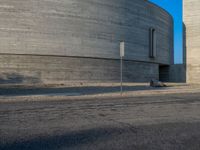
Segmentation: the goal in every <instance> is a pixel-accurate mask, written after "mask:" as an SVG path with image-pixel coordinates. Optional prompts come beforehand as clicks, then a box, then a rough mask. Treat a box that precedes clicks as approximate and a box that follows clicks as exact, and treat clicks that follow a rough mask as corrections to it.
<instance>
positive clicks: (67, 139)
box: [0, 91, 200, 150]
mask: <svg viewBox="0 0 200 150" xmlns="http://www.w3.org/2000/svg"><path fill="white" fill-rule="evenodd" d="M27 98H28V97H27ZM54 98H55V97H54ZM0 122H1V123H0V149H1V150H45V149H48V150H199V149H200V92H199V93H198V92H197V91H196V92H195V93H189V92H188V93H185V94H174V93H173V94H170V93H168V94H164V95H163V94H157V95H146V96H142V95H141V96H135V97H124V98H122V97H115V98H101V97H98V98H93V99H92V98H91V99H87V98H86V99H76V100H73V99H71V100H70V99H63V100H56V99H55V100H52V101H38V102H37V101H31V102H13V101H12V102H6V103H4V102H1V103H0Z"/></svg>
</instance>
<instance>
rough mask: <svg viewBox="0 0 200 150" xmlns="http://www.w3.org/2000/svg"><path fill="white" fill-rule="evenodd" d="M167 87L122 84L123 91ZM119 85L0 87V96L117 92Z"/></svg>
mask: <svg viewBox="0 0 200 150" xmlns="http://www.w3.org/2000/svg"><path fill="white" fill-rule="evenodd" d="M166 88H168V87H158V88H153V87H150V86H145V85H135V86H123V91H124V92H130V91H145V90H165V89H166ZM119 92H120V86H110V87H108V86H83V87H55V88H54V87H44V88H43V87H42V88H33V87H31V88H30V87H29V88H26V87H22V88H19V87H13V88H4V87H0V96H29V95H47V96H81V95H96V94H106V93H119Z"/></svg>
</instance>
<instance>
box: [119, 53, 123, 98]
mask: <svg viewBox="0 0 200 150" xmlns="http://www.w3.org/2000/svg"><path fill="white" fill-rule="evenodd" d="M122 59H123V58H122V57H121V63H120V64H121V65H120V66H121V67H120V68H121V69H120V70H121V96H122V94H123V60H122Z"/></svg>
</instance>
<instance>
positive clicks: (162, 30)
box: [0, 0, 173, 64]
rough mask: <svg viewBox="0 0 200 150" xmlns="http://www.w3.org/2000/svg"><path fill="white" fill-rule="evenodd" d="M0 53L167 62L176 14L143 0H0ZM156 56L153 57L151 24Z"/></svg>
mask: <svg viewBox="0 0 200 150" xmlns="http://www.w3.org/2000/svg"><path fill="white" fill-rule="evenodd" d="M0 12H1V13H0V35H1V36H0V42H1V43H0V44H1V48H0V53H11V54H38V55H61V56H81V57H83V56H85V57H100V58H114V59H117V58H119V42H120V41H121V40H125V42H126V59H129V60H138V61H152V62H156V63H164V64H169V61H170V50H172V49H173V47H172V45H173V35H172V34H173V32H172V31H173V24H172V18H171V16H169V15H168V14H167V13H166V12H165V11H163V10H162V9H160V8H158V7H156V6H154V5H152V4H150V3H149V2H147V1H144V0H101V1H100V0H61V1H60V0H59V1H58V0H37V1H36V0H9V1H8V0H1V1H0ZM150 27H153V28H155V29H156V30H157V38H158V39H159V41H158V43H157V49H158V57H157V58H156V59H155V60H150V59H149V57H148V56H149V53H148V50H149V48H148V46H149V36H148V35H149V28H150Z"/></svg>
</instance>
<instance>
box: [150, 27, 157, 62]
mask: <svg viewBox="0 0 200 150" xmlns="http://www.w3.org/2000/svg"><path fill="white" fill-rule="evenodd" d="M149 57H150V58H155V57H156V30H155V29H154V28H150V29H149Z"/></svg>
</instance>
